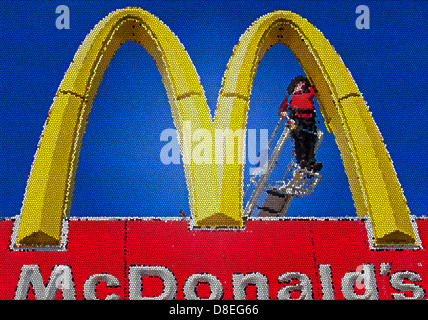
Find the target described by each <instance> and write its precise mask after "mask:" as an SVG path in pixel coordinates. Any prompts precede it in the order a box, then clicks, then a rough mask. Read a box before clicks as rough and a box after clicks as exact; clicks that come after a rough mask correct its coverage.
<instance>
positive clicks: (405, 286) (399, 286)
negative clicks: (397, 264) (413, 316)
mask: <svg viewBox="0 0 428 320" xmlns="http://www.w3.org/2000/svg"><path fill="white" fill-rule="evenodd" d="M404 279H406V280H409V281H422V278H421V276H420V275H419V274H417V273H415V272H411V271H404V272H396V273H394V274H393V275H392V276H391V280H390V284H391V286H392V287H393V288H394V289H396V290H398V291H410V292H413V296H411V297H406V295H405V294H404V293H391V295H392V297H393V298H394V299H395V300H423V299H424V298H425V292H424V290H423V289H422V288H421V287H420V286H417V285H415V284H413V283H403V280H404Z"/></svg>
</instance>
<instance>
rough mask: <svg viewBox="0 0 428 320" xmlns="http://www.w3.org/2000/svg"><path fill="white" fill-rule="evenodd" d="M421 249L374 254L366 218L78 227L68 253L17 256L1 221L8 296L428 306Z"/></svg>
mask: <svg viewBox="0 0 428 320" xmlns="http://www.w3.org/2000/svg"><path fill="white" fill-rule="evenodd" d="M416 224H417V228H418V230H419V234H420V238H421V239H420V245H419V246H418V247H414V248H403V249H383V250H379V249H375V248H371V246H370V244H369V241H368V240H367V229H366V225H365V221H364V220H362V219H358V218H357V219H337V220H310V219H282V220H281V219H279V220H256V219H254V220H249V221H247V222H246V223H245V228H244V229H242V230H192V229H191V228H190V227H189V225H190V224H189V220H188V219H183V220H180V219H151V220H148V219H135V220H132V219H129V220H125V219H122V220H121V219H117V220H114V219H112V220H99V219H97V220H89V219H88V220H77V219H76V220H71V221H69V222H68V235H67V241H66V244H65V246H64V248H63V249H61V250H51V251H49V250H46V249H45V250H41V251H37V250H32V251H31V250H26V251H25V250H14V249H13V248H11V237H12V233H13V225H14V221H13V220H3V221H0V277H1V278H0V281H1V283H2V286H1V287H0V299H52V298H54V299H106V298H107V299H178V300H181V299H187V300H192V299H223V300H232V299H238V300H241V299H271V300H276V299H317V300H321V299H381V300H387V299H426V294H427V289H428V271H427V270H428V268H427V265H428V259H427V250H426V247H427V245H428V219H426V218H420V219H416Z"/></svg>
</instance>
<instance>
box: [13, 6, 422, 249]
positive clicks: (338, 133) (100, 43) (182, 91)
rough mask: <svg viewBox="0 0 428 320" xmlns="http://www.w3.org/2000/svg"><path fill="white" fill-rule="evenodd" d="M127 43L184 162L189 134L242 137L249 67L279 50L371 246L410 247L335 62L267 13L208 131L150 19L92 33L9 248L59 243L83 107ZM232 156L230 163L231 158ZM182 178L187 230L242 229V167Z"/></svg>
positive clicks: (312, 34) (126, 18) (380, 153)
mask: <svg viewBox="0 0 428 320" xmlns="http://www.w3.org/2000/svg"><path fill="white" fill-rule="evenodd" d="M128 40H132V41H135V42H137V43H140V44H141V45H142V46H143V47H144V48H145V49H146V50H147V51H148V52H149V54H150V55H151V56H152V57H153V59H154V61H155V63H156V65H157V67H158V69H159V72H160V73H161V75H162V81H163V83H164V85H165V88H166V91H167V95H168V97H169V101H170V105H171V111H172V116H173V119H174V124H175V126H176V128H177V130H178V132H179V133H180V134H182V135H180V136H181V137H182V138H181V139H180V144H181V149H182V153H183V157H185V156H188V153H189V150H190V149H191V147H192V141H191V139H190V138H189V136H190V135H189V133H191V132H193V131H194V130H196V129H199V128H203V129H207V130H209V131H210V132H211V133H213V132H214V130H215V129H227V128H229V129H232V130H236V129H245V127H246V122H247V113H248V105H249V99H250V96H251V87H252V82H253V79H254V76H255V73H256V70H257V66H258V64H259V63H260V61H261V59H262V58H263V55H264V54H265V53H266V52H267V50H269V48H270V47H271V46H272V45H275V44H277V43H283V44H285V45H286V46H287V47H289V48H290V49H291V50H292V52H293V53H294V54H295V56H296V58H297V60H298V61H299V62H300V64H301V65H302V67H303V69H304V71H305V73H306V74H307V76H308V77H309V78H310V79H311V81H312V82H313V83H314V84H315V85H316V87H317V88H318V91H319V93H318V95H317V99H318V102H319V105H320V108H321V112H322V114H323V117H324V119H325V121H326V125H327V128H328V129H329V131H330V132H333V133H334V135H335V137H336V141H337V144H338V147H339V149H340V151H341V155H342V159H343V163H344V166H345V170H346V173H347V175H348V179H349V184H350V187H351V191H352V195H353V199H354V202H355V207H356V211H357V214H358V215H359V216H365V215H367V214H368V215H369V216H370V218H371V221H372V224H373V233H374V238H375V243H376V244H404V243H405V244H414V243H415V234H414V232H413V228H412V225H411V223H410V218H409V214H410V211H409V209H408V207H407V204H406V199H405V198H404V195H403V192H402V189H401V187H400V184H399V182H398V179H397V175H396V173H395V171H394V168H393V166H392V161H391V159H390V157H389V154H388V152H387V150H386V148H385V145H384V144H383V140H382V136H381V135H380V133H379V130H378V128H377V127H376V124H375V123H374V121H373V119H372V117H371V116H370V113H369V111H368V109H367V106H366V104H365V103H364V100H363V98H362V96H361V93H360V92H359V91H358V89H357V86H356V84H355V83H354V81H353V79H352V76H351V75H350V73H349V71H348V70H347V69H346V67H345V66H344V64H343V62H342V60H341V59H340V57H339V56H338V54H337V53H336V52H335V51H334V49H333V48H332V46H331V45H330V43H329V42H328V40H327V39H326V38H325V37H324V36H323V35H322V33H321V32H320V31H319V30H318V29H316V28H315V27H314V26H313V25H311V24H310V23H309V22H308V21H307V20H306V19H303V18H302V17H300V16H299V15H297V14H295V13H292V12H288V11H276V12H273V13H269V14H267V15H265V16H263V17H261V18H260V19H258V20H257V21H256V22H255V23H254V24H253V25H251V27H249V28H248V29H247V31H246V32H245V33H244V34H243V36H242V37H241V39H240V41H239V43H238V45H237V46H236V47H235V48H234V51H233V54H232V57H231V59H230V61H229V64H228V66H227V70H226V73H225V77H224V81H223V84H222V88H221V91H220V94H219V95H220V96H219V100H218V106H217V111H216V117H215V119H214V122H213V121H212V119H211V114H210V111H209V108H208V105H207V102H206V99H205V96H204V91H203V89H202V86H201V84H200V82H199V77H198V75H197V73H196V71H195V68H194V66H193V64H192V62H191V60H190V58H189V57H188V55H187V53H186V51H185V49H184V47H183V46H182V45H181V43H180V42H179V40H178V38H177V37H176V36H175V35H174V34H173V33H172V32H171V31H170V30H169V29H168V27H167V26H166V25H164V24H163V23H162V22H161V21H160V20H159V19H157V18H156V17H154V16H153V15H151V14H150V13H148V12H146V11H144V10H141V9H139V8H125V9H120V10H117V11H115V12H112V13H111V14H109V15H108V16H107V17H106V18H104V19H103V20H102V21H100V22H99V23H98V24H97V25H96V26H95V28H94V29H93V30H92V31H91V33H90V34H89V35H88V36H87V37H86V39H85V41H84V42H83V44H82V45H81V47H80V48H79V50H78V51H77V53H76V55H75V57H74V59H73V61H72V63H71V65H70V68H69V70H68V71H67V74H66V75H65V77H64V79H63V81H62V83H61V85H60V87H59V89H58V91H57V94H56V98H55V100H54V103H53V105H52V107H51V110H50V114H49V117H48V119H47V121H46V124H45V128H44V131H43V135H42V138H41V140H40V142H39V146H38V151H37V154H36V157H35V161H34V163H33V166H32V170H31V175H30V178H29V180H28V184H27V189H26V195H25V200H24V204H23V207H22V210H21V216H20V224H19V229H18V233H17V240H16V243H17V244H18V245H24V246H25V245H27V246H31V245H57V244H59V242H60V236H61V228H62V219H63V217H64V216H67V215H68V214H69V208H70V204H71V198H72V190H73V183H74V175H75V170H76V166H77V161H78V156H79V149H80V145H81V142H82V137H83V134H84V131H85V125H86V122H87V120H88V116H89V112H90V108H91V104H92V102H93V100H94V97H95V95H96V92H97V89H98V86H99V83H100V82H101V80H102V77H103V74H104V71H105V70H106V68H107V67H108V64H109V62H110V60H111V59H112V57H113V56H114V54H115V52H116V50H117V49H118V48H119V47H120V46H121V44H123V43H124V42H126V41H128ZM186 121H190V122H188V123H190V124H191V125H190V128H189V129H186V128H185V126H184V123H185V122H186ZM186 130H190V131H191V132H187V134H186ZM232 144H233V142H232ZM226 147H230V145H228V146H226ZM234 152H235V155H236V156H238V153H239V152H240V151H239V150H238V148H237V150H235V151H234ZM184 170H185V175H186V181H187V186H188V191H189V202H190V208H191V212H192V216H193V218H194V221H195V225H196V226H199V227H241V226H243V218H242V206H243V204H242V189H243V188H242V187H243V165H241V164H227V163H226V164H224V165H217V164H215V161H212V164H195V163H194V162H193V161H190V163H188V164H185V165H184Z"/></svg>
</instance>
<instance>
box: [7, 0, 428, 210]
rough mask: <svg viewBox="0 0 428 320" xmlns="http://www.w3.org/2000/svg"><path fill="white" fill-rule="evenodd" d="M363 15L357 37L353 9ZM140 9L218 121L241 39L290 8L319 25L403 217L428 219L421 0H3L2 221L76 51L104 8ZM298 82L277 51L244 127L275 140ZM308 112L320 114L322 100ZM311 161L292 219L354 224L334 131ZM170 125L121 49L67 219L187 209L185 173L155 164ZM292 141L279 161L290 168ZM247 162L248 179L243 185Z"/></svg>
mask: <svg viewBox="0 0 428 320" xmlns="http://www.w3.org/2000/svg"><path fill="white" fill-rule="evenodd" d="M360 4H365V5H366V6H368V7H369V9H370V29H368V30H365V29H362V30H359V29H357V27H356V25H355V21H356V19H357V18H358V16H359V14H357V13H355V9H356V8H357V6H358V5H360ZM59 5H66V6H68V7H69V9H70V29H62V30H59V29H57V28H56V26H55V21H56V19H57V17H58V14H56V13H55V9H56V7H57V6H59ZM125 6H138V7H141V8H142V9H145V10H147V11H149V12H151V13H152V14H154V15H155V16H157V17H158V18H159V19H160V20H162V21H163V22H164V23H165V24H166V25H167V26H169V28H170V29H171V30H172V31H173V32H174V33H175V34H176V35H177V36H178V38H179V39H180V41H181V43H182V44H183V45H184V47H185V48H186V50H187V52H188V53H189V55H190V58H191V59H192V61H193V63H194V65H195V67H196V70H197V72H198V74H199V75H200V78H201V83H202V85H203V87H204V90H205V94H206V97H207V101H208V105H209V106H210V108H211V112H212V114H214V111H215V108H216V102H217V96H218V91H219V90H220V86H221V81H222V77H223V75H224V72H225V69H226V65H227V63H228V61H229V58H230V56H231V54H232V50H233V47H234V45H236V44H237V42H238V40H239V38H240V36H241V34H243V33H244V32H245V30H246V29H247V28H248V27H249V26H250V25H251V23H252V22H254V21H255V20H256V19H257V18H259V17H260V16H262V15H264V14H266V13H269V12H272V11H274V10H290V11H293V12H295V13H297V14H299V15H301V16H302V17H304V18H306V19H307V20H308V21H309V22H310V23H312V24H313V25H314V26H316V27H317V28H318V29H319V30H320V31H321V32H322V33H323V34H324V35H325V37H326V38H327V39H328V40H329V41H330V43H331V44H332V45H333V46H334V48H335V49H336V51H337V52H338V53H339V54H340V56H341V58H342V59H343V62H344V64H345V65H346V67H347V68H348V69H349V70H350V72H351V74H352V76H353V78H354V80H355V82H356V83H357V85H358V87H359V89H360V91H361V92H362V93H363V95H364V98H365V100H366V102H367V104H368V106H369V108H370V111H371V112H372V116H373V118H374V120H375V122H376V124H377V125H378V127H379V130H380V132H381V134H382V136H383V137H384V139H385V143H386V145H387V150H388V151H389V153H390V155H391V158H392V160H393V162H394V167H395V170H396V172H397V175H398V178H399V181H400V183H401V185H402V187H403V190H404V195H405V196H406V198H407V200H408V205H409V208H410V211H411V214H413V215H416V216H423V215H426V211H427V199H428V191H427V190H428V166H427V151H428V142H427V141H428V139H427V137H428V133H427V127H428V112H427V107H428V105H427V98H428V93H427V88H428V85H427V84H428V83H427V79H428V77H427V75H426V72H427V70H428V66H427V62H428V50H427V44H428V41H427V40H428V39H427V34H428V26H427V22H426V18H427V16H428V3H427V2H426V1H365V2H364V3H361V2H359V1H346V2H338V1H209V2H208V1H204V2H202V1H62V2H59V1H31V2H30V1H8V2H2V3H1V4H0V8H1V11H0V19H1V25H2V26H3V27H2V29H1V31H0V35H1V44H2V45H1V49H0V50H1V56H0V72H1V81H0V90H1V97H2V99H1V116H0V119H1V124H0V128H1V132H0V134H1V151H0V152H1V157H0V161H1V162H0V168H1V169H0V170H1V171H0V174H1V177H0V178H1V198H0V216H2V217H11V216H15V215H18V214H19V213H20V209H21V206H22V200H23V196H24V192H25V186H26V181H27V179H28V175H29V173H30V169H31V164H32V162H33V157H34V155H35V153H36V150H37V144H38V142H39V137H40V135H41V133H42V130H43V125H44V122H45V120H46V118H47V116H48V111H49V108H50V106H51V104H52V101H53V98H54V95H55V92H56V90H57V89H58V87H59V84H60V82H61V80H62V79H63V77H64V73H65V72H66V71H67V68H68V67H69V65H70V63H71V61H72V59H73V56H74V54H75V53H76V51H77V49H78V47H79V45H80V44H81V42H82V41H83V40H84V39H85V37H86V35H87V34H88V33H89V32H90V30H91V29H92V28H93V27H94V26H95V25H96V24H97V23H98V22H99V21H100V20H101V19H103V18H104V17H105V16H107V15H108V14H109V13H110V12H112V11H114V10H116V9H119V8H123V7H125ZM298 74H303V71H302V68H301V66H300V65H299V64H298V62H297V60H296V59H295V58H294V56H293V54H292V53H291V51H290V50H289V49H288V48H286V47H285V46H283V45H277V46H274V47H273V48H272V49H271V50H270V51H269V52H268V53H267V54H266V55H265V57H264V59H263V60H262V62H261V64H260V66H259V68H258V73H257V75H256V78H255V81H254V85H253V91H252V97H251V101H250V112H249V118H248V125H247V128H248V129H257V132H258V133H259V132H260V131H259V130H260V129H268V130H269V132H272V130H273V128H274V127H275V124H276V122H277V120H278V118H277V110H278V107H279V104H280V103H281V101H282V100H283V98H284V97H285V95H286V92H285V89H286V87H287V85H288V83H289V82H290V80H291V79H292V78H293V77H294V76H296V75H298ZM316 107H317V110H319V108H318V106H316ZM318 116H319V118H320V121H321V124H320V129H321V130H322V131H323V132H324V134H325V138H324V141H323V143H322V145H321V147H320V149H319V152H318V155H317V159H318V160H319V161H321V162H323V164H324V169H323V170H322V172H321V173H322V175H323V177H322V179H321V181H320V184H319V185H318V187H317V189H316V190H315V192H314V193H313V194H312V195H311V196H310V197H307V198H303V199H296V200H294V201H293V202H292V204H291V207H290V209H289V211H288V215H289V216H332V217H341V216H355V208H354V205H353V200H352V196H351V193H350V190H349V186H348V181H347V177H346V175H345V173H344V168H343V164H342V161H341V158H340V153H339V151H338V148H337V145H336V143H335V138H334V135H333V134H329V133H327V130H326V129H325V126H324V123H323V119H322V116H321V114H320V112H319V111H318ZM168 128H174V124H173V121H172V116H171V111H170V106H169V103H168V99H167V96H166V92H165V88H164V87H163V84H162V82H161V76H160V74H159V72H158V71H157V69H156V66H155V64H154V62H153V60H152V58H151V57H150V56H149V54H148V53H147V52H146V51H145V50H144V49H143V48H142V47H140V46H139V45H137V44H135V43H132V42H128V43H126V44H124V45H123V46H122V47H121V48H120V49H119V50H118V52H117V54H116V56H115V57H114V59H113V60H112V62H111V64H110V67H109V68H108V69H107V71H106V72H105V75H104V80H103V82H102V83H101V85H100V87H99V90H98V94H97V97H96V99H95V102H94V103H93V107H92V111H91V114H90V117H89V123H88V126H87V128H86V134H85V136H84V138H83V145H82V150H81V154H80V160H79V163H78V169H77V173H76V182H75V190H74V196H73V203H72V207H71V212H70V213H71V215H72V216H113V217H114V216H125V217H131V216H178V215H179V210H180V209H183V210H184V211H185V212H186V213H189V203H188V191H187V188H186V182H185V177H184V170H183V167H182V165H177V164H170V165H164V164H162V162H161V160H160V156H159V155H160V151H161V149H162V147H163V146H164V145H165V144H166V142H164V141H160V134H161V132H162V131H163V130H164V129H168ZM290 156H291V145H288V146H287V147H286V149H285V150H284V152H283V154H282V156H281V160H280V163H279V164H278V166H279V167H283V168H284V167H285V166H286V165H287V163H288V161H289V158H290ZM249 168H250V165H249V164H247V165H246V167H245V183H247V182H248V179H249V174H248V172H249Z"/></svg>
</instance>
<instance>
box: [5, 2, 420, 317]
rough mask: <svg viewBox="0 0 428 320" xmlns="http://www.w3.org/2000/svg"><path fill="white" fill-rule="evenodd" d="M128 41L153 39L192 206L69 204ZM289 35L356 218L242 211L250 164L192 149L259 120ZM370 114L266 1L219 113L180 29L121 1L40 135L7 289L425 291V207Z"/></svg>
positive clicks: (392, 294)
mask: <svg viewBox="0 0 428 320" xmlns="http://www.w3.org/2000/svg"><path fill="white" fill-rule="evenodd" d="M127 41H133V42H136V43H138V44H140V45H141V46H142V47H143V48H144V49H145V50H146V51H147V52H148V53H149V54H150V55H151V57H152V58H153V59H154V61H155V63H156V66H157V68H158V70H159V73H160V75H161V76H162V81H163V84H164V86H165V89H166V92H167V96H168V99H169V102H170V107H171V114H172V117H173V120H174V125H175V127H176V130H177V134H178V136H179V142H180V148H181V156H182V157H183V159H188V161H183V162H184V164H183V167H184V172H185V179H186V184H187V189H188V194H189V207H190V211H191V217H180V218H179V217H177V218H144V217H139V218H137V217H133V218H78V217H73V216H70V207H71V202H72V194H73V188H74V181H75V174H76V168H77V162H78V159H79V152H80V149H81V145H82V139H83V135H84V133H85V128H86V124H87V122H88V118H89V113H90V110H91V106H92V103H93V102H94V100H95V96H96V93H97V90H98V87H99V85H100V83H101V81H102V79H103V75H104V72H105V70H106V69H107V67H108V66H109V64H110V61H111V60H112V58H113V56H114V55H115V53H116V51H117V50H118V49H119V48H120V46H121V45H122V44H123V43H125V42H127ZM278 43H282V44H284V45H285V46H287V47H288V48H289V49H290V50H291V51H292V52H293V54H294V55H295V57H296V59H297V60H298V61H299V62H300V64H301V66H302V68H303V70H304V72H305V73H306V75H307V77H308V78H309V79H310V81H311V82H312V83H313V84H314V85H315V86H316V88H317V90H318V93H317V101H318V103H319V106H320V110H321V113H322V116H323V119H324V120H325V125H326V128H327V129H328V131H329V132H330V133H333V134H334V136H335V139H336V143H337V147H338V149H339V150H340V154H341V157H342V161H343V166H344V168H345V172H346V175H347V177H348V181H349V187H350V190H351V192H352V198H353V201H354V204H355V208H356V213H357V216H356V217H354V218H313V217H312V218H304V217H301V218H292V217H284V218H258V217H245V216H244V215H243V205H244V197H243V176H244V173H243V164H242V163H236V162H234V161H232V162H231V163H230V162H227V161H220V162H219V161H216V159H214V157H215V154H214V153H213V154H212V157H213V158H212V159H211V160H212V161H209V162H207V163H198V162H197V161H195V159H193V158H192V157H191V150H192V148H194V147H195V141H194V140H192V139H191V138H190V137H191V136H192V134H194V132H195V131H197V130H201V129H202V130H205V131H204V132H207V133H209V134H211V135H212V136H214V135H215V131H216V130H233V131H235V130H240V129H242V130H245V129H246V126H247V118H248V110H249V101H250V96H251V90H252V85H253V81H254V78H255V74H256V71H257V67H258V65H259V64H260V62H261V61H262V59H263V56H264V55H265V53H266V52H267V51H268V50H269V49H270V48H271V47H272V46H274V45H276V44H278ZM373 118H374V117H372V115H371V113H370V112H369V110H368V107H367V105H366V103H365V101H364V99H363V97H362V94H361V93H360V91H359V89H358V87H357V85H356V83H355V81H354V79H353V78H352V76H351V74H350V72H349V70H348V69H347V68H346V67H345V65H344V63H343V61H342V59H341V58H340V56H339V55H338V53H337V52H336V51H335V49H334V48H333V46H332V45H331V44H330V42H329V41H328V40H327V39H326V38H325V37H324V35H323V33H321V31H320V30H318V29H317V28H315V27H314V26H313V25H312V24H311V23H310V22H309V21H307V20H306V19H304V18H302V17H301V16H299V15H298V14H296V13H293V12H290V11H274V12H271V13H268V14H266V15H264V16H262V17H260V18H259V19H258V20H256V21H255V22H254V23H253V24H251V26H250V27H249V28H248V29H247V30H246V32H245V33H244V34H243V35H242V36H241V38H240V39H239V42H238V44H237V45H236V46H235V48H234V50H233V53H232V56H231V58H230V60H229V63H228V65H227V68H226V72H225V75H224V78H223V83H222V87H221V90H220V93H219V97H218V105H217V110H216V115H215V117H214V118H212V117H211V113H210V111H209V108H208V105H207V101H206V98H205V95H204V90H203V88H202V85H201V83H200V80H199V77H198V75H197V73H196V69H195V66H194V65H193V63H192V61H191V59H190V57H189V55H188V53H187V52H186V50H185V49H184V46H183V45H182V43H181V42H180V41H179V39H178V37H177V36H176V35H175V34H174V33H173V32H172V31H171V30H170V29H169V28H168V27H167V26H166V25H165V24H164V23H163V22H162V21H160V20H159V19H158V18H156V17H155V16H153V15H152V14H151V13H149V12H147V11H145V10H142V9H140V8H135V7H127V8H124V9H120V10H116V11H114V12H112V13H110V14H109V15H108V16H106V17H105V18H104V19H103V20H101V21H100V22H99V23H98V24H97V25H96V26H95V27H94V28H93V29H92V30H91V32H90V33H89V34H88V35H87V37H86V39H85V40H84V41H83V43H82V45H81V46H80V47H79V49H78V51H77V52H76V54H75V56H74V58H73V61H72V63H71V64H70V67H69V69H68V70H67V72H66V74H65V76H64V78H63V80H62V82H61V84H60V86H59V88H58V90H57V92H56V95H55V99H54V102H53V104H52V106H51V109H50V112H49V116H48V118H47V120H46V123H45V127H44V130H43V133H42V135H41V137H40V141H39V145H38V149H37V153H36V155H35V158H34V163H33V165H32V168H31V174H30V176H29V178H28V183H27V187H26V190H25V196H24V201H23V205H22V209H21V213H20V214H19V215H17V216H16V217H14V218H10V219H3V220H1V221H0V259H1V260H0V261H1V277H2V288H1V289H0V298H1V299H18V300H20V299H34V298H35V299H88V300H90V299H111V300H116V299H134V300H155V299H164V300H172V299H187V300H198V299H213V300H219V299H224V300H231V299H238V300H241V299H260V300H268V299H278V300H287V299H306V300H311V299H320V300H321V299H324V300H333V299H372V300H376V299H426V294H427V288H428V282H427V281H428V271H427V270H428V269H427V263H428V260H427V251H426V247H427V245H428V238H427V235H428V220H427V219H426V218H421V217H416V216H413V215H411V214H410V210H409V208H408V205H407V201H406V199H405V197H404V194H403V190H402V188H401V185H400V183H399V180H398V177H397V174H396V172H395V169H394V167H393V163H392V160H391V157H390V156H389V153H388V151H387V149H386V147H385V144H384V142H383V138H382V135H381V133H380V131H379V129H378V127H377V125H376V123H375V121H374V119H373ZM225 149H226V150H232V151H231V152H233V156H234V159H235V158H236V159H238V158H239V156H240V154H241V153H242V146H239V145H238V147H237V148H235V141H234V140H232V141H229V140H227V142H226V145H225ZM94 230H96V232H94ZM349 252H352V255H350V254H349ZM343 257H346V259H343ZM31 288H32V290H31ZM253 289H254V290H253ZM178 312H179V310H178V309H177V313H178Z"/></svg>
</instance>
